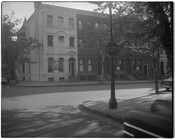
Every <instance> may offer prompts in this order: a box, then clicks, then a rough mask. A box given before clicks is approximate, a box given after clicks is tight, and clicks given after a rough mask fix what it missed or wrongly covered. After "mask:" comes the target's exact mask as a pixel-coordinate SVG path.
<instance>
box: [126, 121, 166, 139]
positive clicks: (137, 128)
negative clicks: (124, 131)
mask: <svg viewBox="0 0 175 139" xmlns="http://www.w3.org/2000/svg"><path fill="white" fill-rule="evenodd" d="M124 125H126V126H128V127H131V128H134V129H136V130H139V131H141V132H144V133H146V134H149V135H151V136H154V137H157V138H163V137H162V136H160V135H157V134H155V133H152V132H149V131H147V130H145V129H142V128H139V127H136V126H134V125H131V124H129V123H126V122H124Z"/></svg>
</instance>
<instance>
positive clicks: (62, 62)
mask: <svg viewBox="0 0 175 139" xmlns="http://www.w3.org/2000/svg"><path fill="white" fill-rule="evenodd" d="M59 72H64V58H62V57H61V58H59Z"/></svg>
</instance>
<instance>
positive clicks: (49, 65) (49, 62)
mask: <svg viewBox="0 0 175 139" xmlns="http://www.w3.org/2000/svg"><path fill="white" fill-rule="evenodd" d="M53 69H54V59H53V58H52V57H49V59H48V72H53Z"/></svg>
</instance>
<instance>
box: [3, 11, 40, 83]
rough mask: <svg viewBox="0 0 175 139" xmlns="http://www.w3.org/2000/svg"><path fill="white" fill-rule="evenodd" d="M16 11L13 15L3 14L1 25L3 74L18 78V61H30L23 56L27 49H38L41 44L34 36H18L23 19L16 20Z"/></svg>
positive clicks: (9, 77)
mask: <svg viewBox="0 0 175 139" xmlns="http://www.w3.org/2000/svg"><path fill="white" fill-rule="evenodd" d="M13 15H14V13H12V15H11V16H8V15H3V16H2V25H1V31H2V35H1V40H2V42H1V44H2V45H1V48H2V49H1V50H2V53H1V54H2V74H3V75H6V76H7V79H8V81H9V79H16V72H15V71H16V67H17V63H18V62H17V61H19V60H23V61H30V60H29V59H28V58H27V57H21V58H20V56H21V55H23V54H24V52H25V50H26V49H36V48H39V47H40V46H41V44H40V43H39V42H38V41H37V40H35V39H32V38H25V36H24V37H21V38H20V39H19V38H17V32H18V29H17V28H16V27H17V25H18V24H20V22H21V19H16V20H14V18H13Z"/></svg>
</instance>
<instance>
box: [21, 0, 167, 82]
mask: <svg viewBox="0 0 175 139" xmlns="http://www.w3.org/2000/svg"><path fill="white" fill-rule="evenodd" d="M34 6H35V7H34V8H35V11H34V13H33V14H32V15H31V17H30V18H29V19H28V20H25V21H24V24H23V27H22V28H21V30H20V31H19V34H20V32H21V34H24V30H25V36H26V37H32V38H35V39H38V40H39V41H40V42H41V44H42V47H41V48H40V49H38V50H31V51H30V53H28V56H29V57H30V63H26V62H19V64H18V65H19V66H18V80H24V81H63V80H70V81H77V80H99V76H100V75H101V65H100V63H99V61H98V60H97V56H96V55H95V54H94V53H93V52H92V51H93V50H92V48H93V47H97V43H96V42H95V40H94V39H95V35H96V34H97V33H98V32H97V31H96V29H98V28H99V27H100V26H103V27H104V28H108V26H109V16H108V15H106V14H101V13H95V12H89V11H83V10H76V9H70V8H64V7H58V6H52V5H45V4H42V3H41V2H34ZM163 62H165V59H164V61H163ZM163 69H164V67H163ZM110 71H111V70H110V57H107V58H106V59H105V62H104V75H105V77H106V79H108V80H109V79H110ZM163 72H164V73H166V71H165V70H164V71H163ZM161 73H162V71H161ZM115 78H116V79H118V80H134V79H151V78H153V64H152V60H151V57H150V55H145V56H143V55H142V54H140V53H133V52H132V51H131V50H127V49H122V50H120V52H119V54H118V55H117V56H116V58H115Z"/></svg>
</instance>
